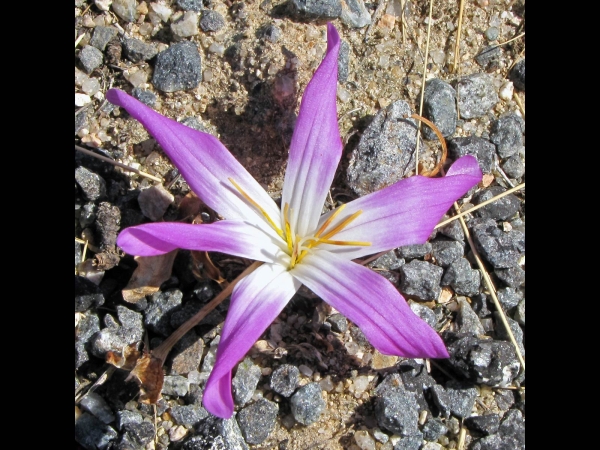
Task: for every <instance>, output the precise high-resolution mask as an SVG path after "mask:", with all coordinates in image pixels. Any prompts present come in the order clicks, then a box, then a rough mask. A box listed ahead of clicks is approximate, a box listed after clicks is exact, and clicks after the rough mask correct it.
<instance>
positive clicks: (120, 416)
mask: <svg viewBox="0 0 600 450" xmlns="http://www.w3.org/2000/svg"><path fill="white" fill-rule="evenodd" d="M143 420H144V419H143V417H142V415H141V414H140V413H139V412H137V411H129V410H126V409H123V410H120V411H117V430H124V429H125V427H126V426H128V425H130V424H132V423H142V421H143Z"/></svg>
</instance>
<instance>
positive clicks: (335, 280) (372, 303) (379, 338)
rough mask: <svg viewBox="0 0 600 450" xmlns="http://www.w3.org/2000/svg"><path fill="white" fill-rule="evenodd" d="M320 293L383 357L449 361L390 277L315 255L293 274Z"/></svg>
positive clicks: (332, 257) (327, 255)
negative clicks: (356, 327) (358, 328)
mask: <svg viewBox="0 0 600 450" xmlns="http://www.w3.org/2000/svg"><path fill="white" fill-rule="evenodd" d="M291 273H292V275H293V276H294V277H295V278H297V279H298V280H299V281H301V282H302V283H303V284H305V285H306V286H307V287H308V288H310V289H311V290H312V291H313V292H314V293H315V294H317V295H318V296H319V297H321V298H322V299H323V300H325V301H326V302H327V303H329V304H330V305H331V306H333V307H334V308H335V309H337V310H338V311H339V312H340V313H342V314H343V315H344V316H346V317H347V318H348V319H350V320H351V321H352V322H354V323H355V324H356V325H358V326H359V327H360V329H361V330H362V331H363V333H364V334H365V336H366V337H367V339H368V340H369V342H370V343H371V344H372V345H373V347H375V348H376V349H377V350H379V351H380V352H381V353H384V354H387V355H397V356H405V357H408V358H447V357H448V352H447V351H446V347H445V346H444V343H443V342H442V339H441V338H440V337H439V336H438V334H437V333H436V332H435V331H434V330H433V328H431V327H430V326H429V325H427V323H425V322H424V321H423V320H422V319H421V318H419V317H418V316H417V315H416V314H415V313H414V312H412V310H411V309H410V307H409V306H408V304H407V303H406V301H405V300H404V298H402V296H401V295H400V293H399V292H398V291H397V290H396V288H395V287H394V286H393V285H392V284H391V283H390V282H389V281H388V280H386V279H385V278H383V277H382V276H381V275H378V274H377V273H375V272H373V271H372V270H370V269H367V268H366V267H363V266H361V265H359V264H356V263H353V262H352V261H348V260H347V259H345V258H343V257H342V256H339V255H335V254H332V253H330V252H326V251H324V250H315V251H313V252H312V253H310V254H309V255H307V256H306V257H305V258H304V260H303V261H302V262H301V263H300V264H298V265H297V266H296V267H294V269H292V271H291Z"/></svg>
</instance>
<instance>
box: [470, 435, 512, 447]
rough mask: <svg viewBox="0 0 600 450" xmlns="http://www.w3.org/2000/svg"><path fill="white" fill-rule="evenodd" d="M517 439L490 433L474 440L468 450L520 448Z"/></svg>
mask: <svg viewBox="0 0 600 450" xmlns="http://www.w3.org/2000/svg"><path fill="white" fill-rule="evenodd" d="M520 448H521V446H520V445H519V443H518V441H517V440H516V439H514V438H512V437H510V436H500V435H499V434H492V435H490V436H486V437H484V438H481V439H478V440H476V441H474V442H473V443H472V444H471V446H470V447H469V450H520Z"/></svg>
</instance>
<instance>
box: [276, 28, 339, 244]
mask: <svg viewBox="0 0 600 450" xmlns="http://www.w3.org/2000/svg"><path fill="white" fill-rule="evenodd" d="M339 48H340V37H339V35H338V33H337V31H336V29H335V27H334V26H333V25H331V24H328V25H327V54H326V56H325V59H323V61H322V62H321V65H320V66H319V68H318V69H317V71H316V72H315V74H314V76H313V78H312V80H311V81H310V83H308V86H307V87H306V90H305V91H304V95H303V97H302V103H301V105H300V113H299V114H298V120H297V121H296V128H295V129H294V135H293V137H292V143H291V146H290V156H289V159H288V165H287V170H286V173H285V182H284V184H283V195H282V201H281V204H282V207H283V206H285V204H286V203H288V204H289V205H290V208H291V211H290V223H291V225H292V230H294V232H295V233H298V234H299V235H300V236H304V235H306V234H307V233H308V232H310V231H312V230H314V228H315V226H316V224H317V222H318V220H319V216H320V214H321V210H322V208H323V204H324V202H325V197H326V196H327V192H328V190H329V187H330V186H331V182H332V181H333V176H334V175H335V171H336V168H337V166H338V163H339V161H340V157H341V155H342V141H341V139H340V131H339V129H338V124H337V109H336V92H337V71H338V62H337V59H338V50H339Z"/></svg>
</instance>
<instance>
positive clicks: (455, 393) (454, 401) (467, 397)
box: [431, 381, 477, 419]
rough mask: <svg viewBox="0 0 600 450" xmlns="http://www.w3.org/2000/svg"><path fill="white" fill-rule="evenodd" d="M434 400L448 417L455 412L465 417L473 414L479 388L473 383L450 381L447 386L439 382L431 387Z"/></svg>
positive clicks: (460, 416)
mask: <svg viewBox="0 0 600 450" xmlns="http://www.w3.org/2000/svg"><path fill="white" fill-rule="evenodd" d="M431 393H432V396H433V401H434V402H435V404H436V405H437V407H438V408H439V409H440V412H441V413H442V414H444V415H445V416H446V417H449V416H450V414H454V415H455V416H456V417H458V418H460V419H463V418H465V417H468V416H470V415H471V410H472V409H473V406H474V405H475V399H476V398H477V389H475V388H474V387H473V385H471V384H466V383H459V382H456V381H449V382H448V383H447V384H446V387H445V388H444V387H442V386H441V385H439V384H436V385H434V386H433V387H432V388H431Z"/></svg>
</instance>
